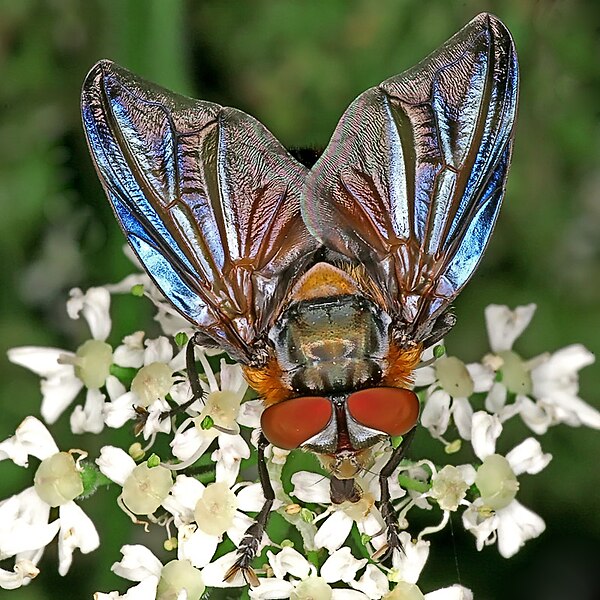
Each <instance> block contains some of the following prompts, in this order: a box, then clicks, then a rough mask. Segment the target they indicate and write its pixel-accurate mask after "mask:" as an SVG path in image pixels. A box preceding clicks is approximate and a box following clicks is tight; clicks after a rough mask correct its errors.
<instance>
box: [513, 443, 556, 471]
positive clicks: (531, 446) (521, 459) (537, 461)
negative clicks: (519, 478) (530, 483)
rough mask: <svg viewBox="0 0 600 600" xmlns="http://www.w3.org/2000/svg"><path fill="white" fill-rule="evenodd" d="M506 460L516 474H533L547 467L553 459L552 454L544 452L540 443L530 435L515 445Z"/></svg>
mask: <svg viewBox="0 0 600 600" xmlns="http://www.w3.org/2000/svg"><path fill="white" fill-rule="evenodd" d="M506 460H507V461H508V464H509V465H510V468H511V469H512V470H513V472H514V474H515V475H521V473H529V474H530V475H533V474H535V473H539V472H540V471H541V470H542V469H545V468H546V466H547V465H548V463H549V462H550V461H551V460H552V454H544V453H543V452H542V447H541V445H540V443H539V442H538V441H537V440H536V439H534V438H531V437H530V438H527V439H526V440H524V441H523V442H521V443H520V444H519V445H518V446H515V447H514V448H513V449H512V450H511V451H510V452H509V453H508V454H507V455H506Z"/></svg>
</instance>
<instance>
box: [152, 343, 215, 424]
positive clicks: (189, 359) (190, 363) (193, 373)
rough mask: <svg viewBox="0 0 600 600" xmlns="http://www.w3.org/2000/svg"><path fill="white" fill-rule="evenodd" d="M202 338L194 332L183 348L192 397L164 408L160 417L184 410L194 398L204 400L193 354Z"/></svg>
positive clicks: (163, 417) (166, 416)
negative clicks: (167, 408)
mask: <svg viewBox="0 0 600 600" xmlns="http://www.w3.org/2000/svg"><path fill="white" fill-rule="evenodd" d="M201 339H202V337H201V334H198V333H196V334H194V335H193V336H192V337H191V338H190V339H189V341H188V343H187V346H186V348H185V370H186V371H187V375H188V379H189V382H190V387H191V388H192V397H191V398H190V399H189V400H188V401H187V402H184V403H183V404H180V405H179V406H176V407H175V408H172V409H171V410H166V411H165V412H163V413H162V414H161V416H160V417H161V419H166V418H168V417H172V416H173V415H176V414H179V413H182V412H185V411H186V410H187V409H188V408H189V407H190V406H191V405H192V404H194V402H196V400H204V390H203V389H202V386H201V385H200V377H199V376H198V371H197V370H196V357H195V354H194V350H195V348H196V346H200V345H202V344H201V343H200V340H201Z"/></svg>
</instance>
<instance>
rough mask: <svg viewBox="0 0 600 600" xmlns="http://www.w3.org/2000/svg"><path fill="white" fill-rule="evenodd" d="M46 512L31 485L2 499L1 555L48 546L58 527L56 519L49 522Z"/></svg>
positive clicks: (5, 556) (47, 512)
mask: <svg viewBox="0 0 600 600" xmlns="http://www.w3.org/2000/svg"><path fill="white" fill-rule="evenodd" d="M49 515H50V507H49V506H48V504H46V503H45V502H44V501H43V500H41V499H40V497H39V496H38V495H37V494H36V492H35V490H34V488H33V487H30V488H27V489H26V490H23V491H22V492H21V493H20V494H16V495H14V496H11V497H10V498H7V499H6V500H4V501H3V502H1V503H0V556H1V557H2V558H8V557H11V556H15V555H17V554H20V555H22V554H23V553H25V552H31V551H34V550H38V549H43V548H44V547H45V546H47V545H48V544H49V543H50V542H51V541H52V540H53V539H54V536H55V535H56V533H57V532H58V529H59V527H60V522H59V521H58V520H55V521H53V522H52V523H48V517H49ZM30 558H31V557H30ZM35 562H37V561H35Z"/></svg>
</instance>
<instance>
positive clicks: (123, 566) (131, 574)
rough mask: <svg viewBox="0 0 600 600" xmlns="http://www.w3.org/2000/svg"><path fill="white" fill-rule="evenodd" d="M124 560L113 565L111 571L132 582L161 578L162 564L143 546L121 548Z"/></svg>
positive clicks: (134, 545) (133, 545)
mask: <svg viewBox="0 0 600 600" xmlns="http://www.w3.org/2000/svg"><path fill="white" fill-rule="evenodd" d="M121 554H122V555H123V558H122V559H121V560H120V561H119V562H116V563H114V564H113V566H112V567H111V571H112V572H113V573H116V574H117V575H118V576H119V577H123V578H124V579H129V580H130V581H143V580H144V579H146V578H148V577H151V576H155V577H160V572H161V570H162V563H161V562H160V560H158V558H156V556H154V554H153V553H152V552H151V551H150V550H149V549H148V548H146V546H142V545H141V544H127V545H125V546H123V547H122V548H121Z"/></svg>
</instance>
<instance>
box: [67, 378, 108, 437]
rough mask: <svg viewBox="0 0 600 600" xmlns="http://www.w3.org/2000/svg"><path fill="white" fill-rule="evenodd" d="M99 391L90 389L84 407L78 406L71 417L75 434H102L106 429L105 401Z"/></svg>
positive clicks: (72, 429)
mask: <svg viewBox="0 0 600 600" xmlns="http://www.w3.org/2000/svg"><path fill="white" fill-rule="evenodd" d="M105 398H106V396H105V395H104V394H103V393H102V392H101V391H100V390H99V389H88V391H87V394H86V397H85V405H84V406H80V405H79V406H76V407H75V409H74V410H73V412H72V413H71V417H70V424H71V431H72V432H73V433H85V432H89V433H100V432H101V431H102V430H103V429H104V399H105Z"/></svg>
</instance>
